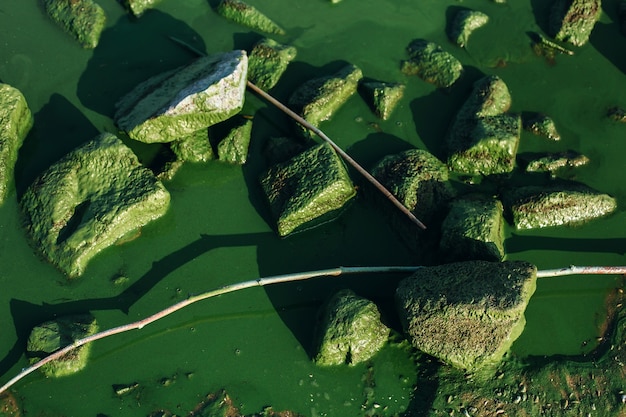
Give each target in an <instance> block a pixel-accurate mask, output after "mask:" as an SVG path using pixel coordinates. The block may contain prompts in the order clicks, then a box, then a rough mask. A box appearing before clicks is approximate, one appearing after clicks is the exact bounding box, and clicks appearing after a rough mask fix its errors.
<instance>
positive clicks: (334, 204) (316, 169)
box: [261, 144, 356, 236]
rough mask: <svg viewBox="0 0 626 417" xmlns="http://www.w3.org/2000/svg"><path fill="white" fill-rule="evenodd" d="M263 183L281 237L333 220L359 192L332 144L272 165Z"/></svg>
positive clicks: (311, 149) (322, 145) (320, 146)
mask: <svg viewBox="0 0 626 417" xmlns="http://www.w3.org/2000/svg"><path fill="white" fill-rule="evenodd" d="M261 186H262V188H263V191H264V192H265V195H266V196H267V199H268V201H269V205H270V209H271V211H272V214H273V216H274V219H275V220H276V226H277V231H278V234H279V235H280V236H286V235H288V234H290V233H292V232H294V231H298V230H301V229H303V228H306V227H308V226H310V225H316V224H319V223H320V222H322V221H324V220H330V219H331V218H332V217H334V216H335V215H336V214H337V213H338V211H339V210H340V209H341V208H342V207H344V206H345V204H346V203H347V202H348V201H350V200H351V199H352V198H353V197H354V196H355V195H356V190H355V188H354V185H353V184H352V181H351V180H350V177H349V176H348V171H347V170H346V167H345V165H344V164H343V161H342V160H341V158H339V156H338V155H337V153H336V152H335V151H334V150H333V149H332V148H331V147H330V145H328V144H321V145H316V146H313V147H312V148H309V149H307V150H305V151H304V152H302V153H300V154H298V155H296V156H294V157H293V158H291V159H290V160H288V161H286V162H282V163H279V164H276V165H274V166H272V167H271V168H270V169H269V170H268V171H267V172H266V173H265V174H264V175H262V177H261Z"/></svg>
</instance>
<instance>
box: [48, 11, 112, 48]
mask: <svg viewBox="0 0 626 417" xmlns="http://www.w3.org/2000/svg"><path fill="white" fill-rule="evenodd" d="M43 6H44V9H45V11H46V13H47V14H48V16H50V18H51V19H52V20H53V21H54V22H55V23H56V24H58V25H59V26H61V27H62V28H63V29H65V31H66V32H68V33H69V34H70V35H72V36H73V37H74V38H76V40H78V42H80V44H81V45H82V46H83V47H84V48H95V47H96V46H98V42H99V41H100V35H101V33H102V31H103V30H104V27H105V25H106V15H105V13H104V9H102V7H100V6H99V5H98V4H97V3H95V2H94V1H92V0H43Z"/></svg>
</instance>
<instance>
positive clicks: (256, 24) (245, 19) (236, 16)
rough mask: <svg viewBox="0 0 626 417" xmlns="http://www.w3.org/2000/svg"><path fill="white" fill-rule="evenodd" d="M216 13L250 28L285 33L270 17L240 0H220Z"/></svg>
mask: <svg viewBox="0 0 626 417" xmlns="http://www.w3.org/2000/svg"><path fill="white" fill-rule="evenodd" d="M217 13H218V14H220V15H221V16H223V17H225V18H227V19H229V20H232V21H233V22H235V23H238V24H240V25H243V26H247V27H249V28H251V29H255V30H258V31H261V32H266V33H273V34H276V35H284V34H285V30H284V29H283V28H282V27H280V26H279V25H278V24H276V23H275V22H274V21H273V20H272V19H270V18H269V17H267V16H266V15H264V14H263V13H261V12H260V11H259V10H257V9H256V7H254V6H251V5H249V4H248V3H246V2H244V1H242V0H222V1H221V2H220V3H219V4H218V5H217Z"/></svg>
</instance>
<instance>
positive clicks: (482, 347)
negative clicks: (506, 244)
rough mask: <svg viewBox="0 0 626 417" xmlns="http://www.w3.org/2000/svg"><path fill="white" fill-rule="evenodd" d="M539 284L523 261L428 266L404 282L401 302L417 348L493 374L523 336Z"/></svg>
mask: <svg viewBox="0 0 626 417" xmlns="http://www.w3.org/2000/svg"><path fill="white" fill-rule="evenodd" d="M536 280H537V268H536V267H535V266H534V265H531V264H530V263H527V262H522V261H511V262H508V261H507V262H487V261H469V262H457V263H451V264H447V265H441V266H434V267H425V268H422V269H419V270H418V271H417V272H416V273H415V274H413V275H412V276H410V277H408V278H405V279H404V280H402V281H401V282H400V284H399V285H398V288H397V290H396V302H397V307H398V311H399V314H400V319H401V321H402V325H403V328H404V330H405V331H406V333H407V334H408V336H409V338H410V340H411V342H412V344H413V346H414V347H416V348H417V349H419V350H421V351H423V352H425V353H427V354H429V355H431V356H434V357H436V358H438V359H440V360H441V361H443V362H445V363H447V364H450V365H452V366H454V367H457V368H460V369H463V370H466V371H468V372H475V371H479V370H490V369H492V367H493V366H494V365H496V364H497V363H498V362H499V361H500V360H501V359H502V357H503V355H504V354H505V353H506V352H507V351H508V350H509V348H510V347H511V345H512V344H513V342H514V341H515V340H516V339H517V338H518V337H519V335H520V334H521V333H522V330H523V329H524V325H525V323H526V321H525V319H524V311H525V309H526V306H527V304H528V301H529V300H530V297H531V296H532V294H533V293H534V291H535V288H536Z"/></svg>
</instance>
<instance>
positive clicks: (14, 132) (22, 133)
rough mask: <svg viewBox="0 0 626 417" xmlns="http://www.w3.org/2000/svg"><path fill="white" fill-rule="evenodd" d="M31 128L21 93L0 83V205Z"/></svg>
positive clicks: (30, 117)
mask: <svg viewBox="0 0 626 417" xmlns="http://www.w3.org/2000/svg"><path fill="white" fill-rule="evenodd" d="M32 126H33V115H32V113H31V112H30V109H29V108H28V103H26V99H25V98H24V96H23V95H22V93H21V92H20V91H19V90H18V89H16V88H13V87H11V86H10V85H8V84H2V83H0V205H1V204H2V203H4V201H5V200H6V198H7V195H8V194H9V190H10V187H11V184H12V181H13V170H14V169H15V162H16V161H17V154H18V151H19V150H20V147H21V146H22V143H23V142H24V139H25V138H26V135H27V134H28V132H29V131H30V128H31V127H32Z"/></svg>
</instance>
